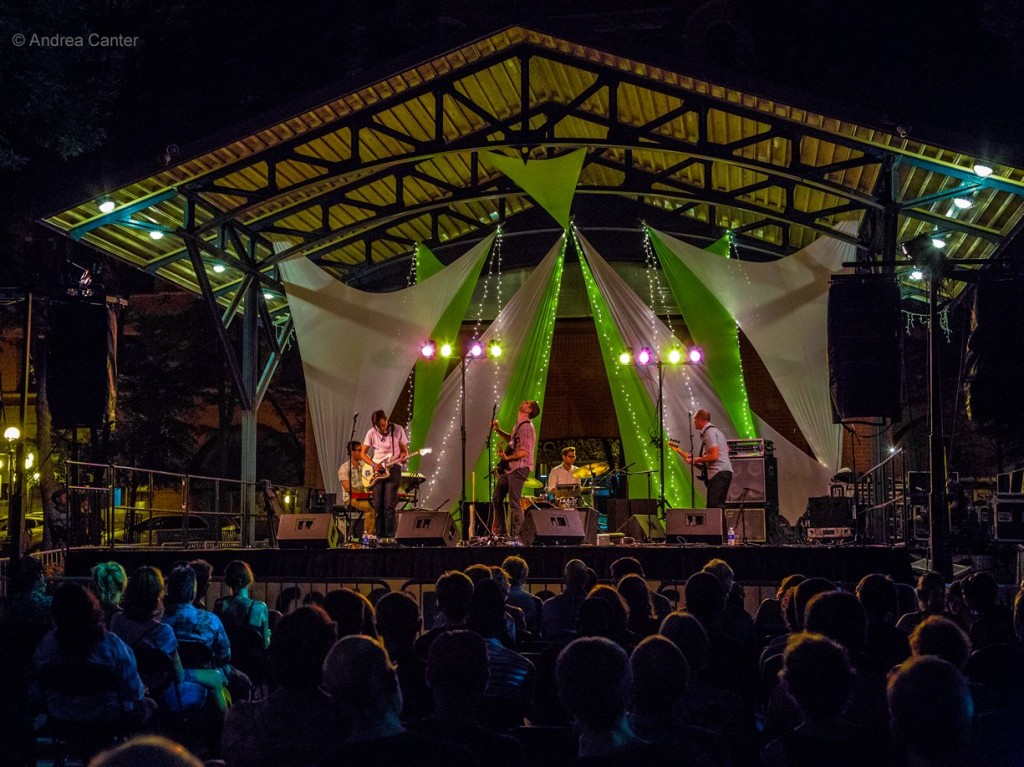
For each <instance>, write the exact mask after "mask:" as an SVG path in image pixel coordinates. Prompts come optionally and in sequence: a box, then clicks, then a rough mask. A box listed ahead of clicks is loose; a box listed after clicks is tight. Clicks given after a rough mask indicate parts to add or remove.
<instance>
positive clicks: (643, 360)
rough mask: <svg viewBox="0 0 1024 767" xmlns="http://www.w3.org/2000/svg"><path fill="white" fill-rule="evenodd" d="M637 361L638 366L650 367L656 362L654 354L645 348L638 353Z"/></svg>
mask: <svg viewBox="0 0 1024 767" xmlns="http://www.w3.org/2000/svg"><path fill="white" fill-rule="evenodd" d="M636 361H637V364H638V365H650V364H651V362H653V361H654V352H652V351H651V350H650V349H649V348H647V347H646V346H644V347H642V348H641V349H640V351H638V352H637V354H636Z"/></svg>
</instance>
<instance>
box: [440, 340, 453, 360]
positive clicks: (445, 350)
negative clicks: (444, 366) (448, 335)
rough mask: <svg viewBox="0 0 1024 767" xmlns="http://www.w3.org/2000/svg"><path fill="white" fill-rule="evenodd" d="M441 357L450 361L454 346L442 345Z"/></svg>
mask: <svg viewBox="0 0 1024 767" xmlns="http://www.w3.org/2000/svg"><path fill="white" fill-rule="evenodd" d="M441 356H442V357H444V358H445V359H448V358H449V357H451V356H452V345H451V344H449V343H444V344H441Z"/></svg>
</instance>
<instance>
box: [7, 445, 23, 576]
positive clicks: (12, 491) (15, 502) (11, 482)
mask: <svg viewBox="0 0 1024 767" xmlns="http://www.w3.org/2000/svg"><path fill="white" fill-rule="evenodd" d="M4 439H5V440H7V531H8V533H9V536H10V551H9V552H8V556H10V558H11V560H12V561H14V560H16V559H18V557H20V556H21V530H22V527H23V525H24V523H23V522H22V520H21V491H20V489H19V488H16V487H15V481H16V479H17V478H19V477H20V474H18V473H17V472H16V471H15V463H16V461H15V457H14V455H15V448H16V446H17V443H18V440H19V439H21V429H19V428H18V427H17V426H8V427H7V428H6V429H4Z"/></svg>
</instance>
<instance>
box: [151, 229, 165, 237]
mask: <svg viewBox="0 0 1024 767" xmlns="http://www.w3.org/2000/svg"><path fill="white" fill-rule="evenodd" d="M149 237H150V239H152V240H162V239H163V238H164V233H163V232H161V231H160V230H159V229H154V230H152V231H151V232H150V233H149Z"/></svg>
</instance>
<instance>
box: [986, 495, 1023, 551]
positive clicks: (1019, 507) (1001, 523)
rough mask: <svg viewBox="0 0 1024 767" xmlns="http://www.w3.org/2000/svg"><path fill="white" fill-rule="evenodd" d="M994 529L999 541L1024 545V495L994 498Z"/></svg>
mask: <svg viewBox="0 0 1024 767" xmlns="http://www.w3.org/2000/svg"><path fill="white" fill-rule="evenodd" d="M992 527H993V532H994V534H995V539H996V540H997V541H1010V542H1014V541H1015V542H1018V543H1024V494H1021V493H996V494H995V495H994V496H992Z"/></svg>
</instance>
